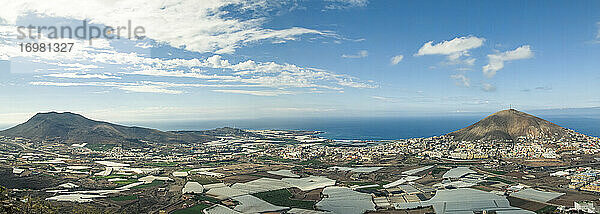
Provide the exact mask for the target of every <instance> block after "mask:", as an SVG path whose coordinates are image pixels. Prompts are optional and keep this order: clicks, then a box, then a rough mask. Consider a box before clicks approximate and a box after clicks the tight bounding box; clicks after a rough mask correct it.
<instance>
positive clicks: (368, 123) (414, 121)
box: [126, 116, 600, 140]
mask: <svg viewBox="0 0 600 214" xmlns="http://www.w3.org/2000/svg"><path fill="white" fill-rule="evenodd" d="M482 118H483V116H438V117H402V118H286V119H283V118H263V119H247V120H218V121H216V120H215V121H185V122H160V123H158V122H138V123H126V124H128V125H134V124H135V125H138V126H143V127H150V128H156V129H160V130H205V129H213V128H217V127H235V128H242V129H288V130H316V131H323V132H324V133H323V134H322V135H321V136H323V137H325V138H328V139H336V140H367V139H370V140H393V139H406V138H416V137H431V136H439V135H443V134H446V133H449V132H452V131H455V130H458V129H461V128H464V127H467V126H469V125H471V124H473V123H475V122H477V121H479V120H481V119H482ZM543 118H544V119H546V120H549V121H551V122H554V123H556V124H557V125H560V126H562V127H566V128H569V129H573V130H575V131H578V132H580V133H583V134H587V135H591V136H596V137H598V136H600V126H599V125H600V119H596V118H584V117H582V118H575V117H564V116H557V117H550V116H549V117H543Z"/></svg>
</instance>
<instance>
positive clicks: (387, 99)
mask: <svg viewBox="0 0 600 214" xmlns="http://www.w3.org/2000/svg"><path fill="white" fill-rule="evenodd" d="M371 98H373V99H376V100H379V101H383V102H397V101H398V99H397V98H394V97H382V96H371Z"/></svg>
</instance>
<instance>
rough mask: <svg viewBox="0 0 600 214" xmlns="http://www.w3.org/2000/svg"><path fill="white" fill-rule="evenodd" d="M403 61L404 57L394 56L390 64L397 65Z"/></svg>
mask: <svg viewBox="0 0 600 214" xmlns="http://www.w3.org/2000/svg"><path fill="white" fill-rule="evenodd" d="M402 59H404V55H397V56H393V57H392V59H390V63H392V65H397V64H398V63H400V61H402Z"/></svg>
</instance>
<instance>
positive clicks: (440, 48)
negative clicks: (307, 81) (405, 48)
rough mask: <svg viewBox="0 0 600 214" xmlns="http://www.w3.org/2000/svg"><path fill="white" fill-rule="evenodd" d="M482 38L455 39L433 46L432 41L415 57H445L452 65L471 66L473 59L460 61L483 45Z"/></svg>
mask: <svg viewBox="0 0 600 214" xmlns="http://www.w3.org/2000/svg"><path fill="white" fill-rule="evenodd" d="M484 41H485V39H484V38H478V37H475V36H467V37H457V38H454V39H452V40H450V41H443V42H441V43H437V44H433V41H429V42H427V43H425V44H424V45H423V46H422V47H421V48H420V49H419V51H418V52H417V53H416V54H415V56H425V55H446V57H447V59H448V61H449V62H450V63H452V64H458V63H464V64H468V65H473V63H475V59H474V58H467V59H464V60H461V58H462V57H463V56H467V57H468V56H470V54H469V50H471V49H474V48H479V47H481V46H482V45H483V42H484Z"/></svg>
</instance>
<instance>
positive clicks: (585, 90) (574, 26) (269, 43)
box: [0, 0, 600, 123]
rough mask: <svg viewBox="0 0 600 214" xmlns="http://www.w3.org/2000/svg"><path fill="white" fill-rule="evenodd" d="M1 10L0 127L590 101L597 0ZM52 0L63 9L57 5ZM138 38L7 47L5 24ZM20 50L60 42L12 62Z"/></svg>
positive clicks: (594, 87) (595, 102)
mask: <svg viewBox="0 0 600 214" xmlns="http://www.w3.org/2000/svg"><path fill="white" fill-rule="evenodd" d="M0 4H2V5H7V6H6V7H4V8H2V9H0V70H1V71H0V72H1V77H2V79H1V80H0V88H1V89H2V90H3V91H4V92H3V93H2V94H0V101H1V102H2V103H4V105H2V106H0V123H18V122H21V121H24V120H26V119H27V118H28V117H30V116H31V115H33V114H35V113H36V112H41V111H73V112H78V113H82V114H84V115H87V116H90V117H92V118H96V119H103V120H111V121H150V120H156V121H163V120H202V119H247V118H261V117H307V116H310V117H329V116H356V117H372V116H377V117H382V116H394V117H396V116H414V115H419V116H423V115H447V114H455V113H457V112H491V111H496V110H500V109H503V108H507V107H508V105H509V104H512V105H513V106H516V107H517V108H519V109H552V108H584V107H594V106H600V97H599V96H598V92H599V91H600V86H599V85H600V84H598V82H599V81H600V72H599V70H598V68H599V67H600V60H598V59H599V56H600V10H598V8H600V2H598V1H578V2H576V3H573V2H572V1H571V2H570V1H551V2H550V1H363V0H351V1H343V0H329V1H328V0H325V1H251V2H247V1H225V0H212V1H188V0H171V1H148V2H147V3H145V4H143V5H140V4H139V3H137V2H135V1H118V2H117V1H115V2H113V1H100V0H99V1H86V2H80V1H68V0H64V1H63V2H61V3H43V2H38V1H32V2H28V1H22V2H11V1H7V0H0ZM65 5H67V6H65ZM84 19H85V20H88V21H89V22H91V23H93V25H94V26H100V27H103V26H121V25H124V24H125V23H126V22H127V21H128V20H131V21H132V23H134V25H136V26H142V27H144V29H145V30H146V36H147V38H145V39H143V40H126V39H120V40H107V39H95V40H92V43H91V45H90V43H89V42H88V41H84V40H77V39H50V38H43V39H40V40H19V39H16V38H15V34H16V33H17V31H16V27H17V26H26V25H29V24H33V25H36V26H40V25H47V26H78V25H81V22H82V20H84ZM22 42H75V45H74V51H73V52H72V53H23V52H20V49H19V43H22Z"/></svg>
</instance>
